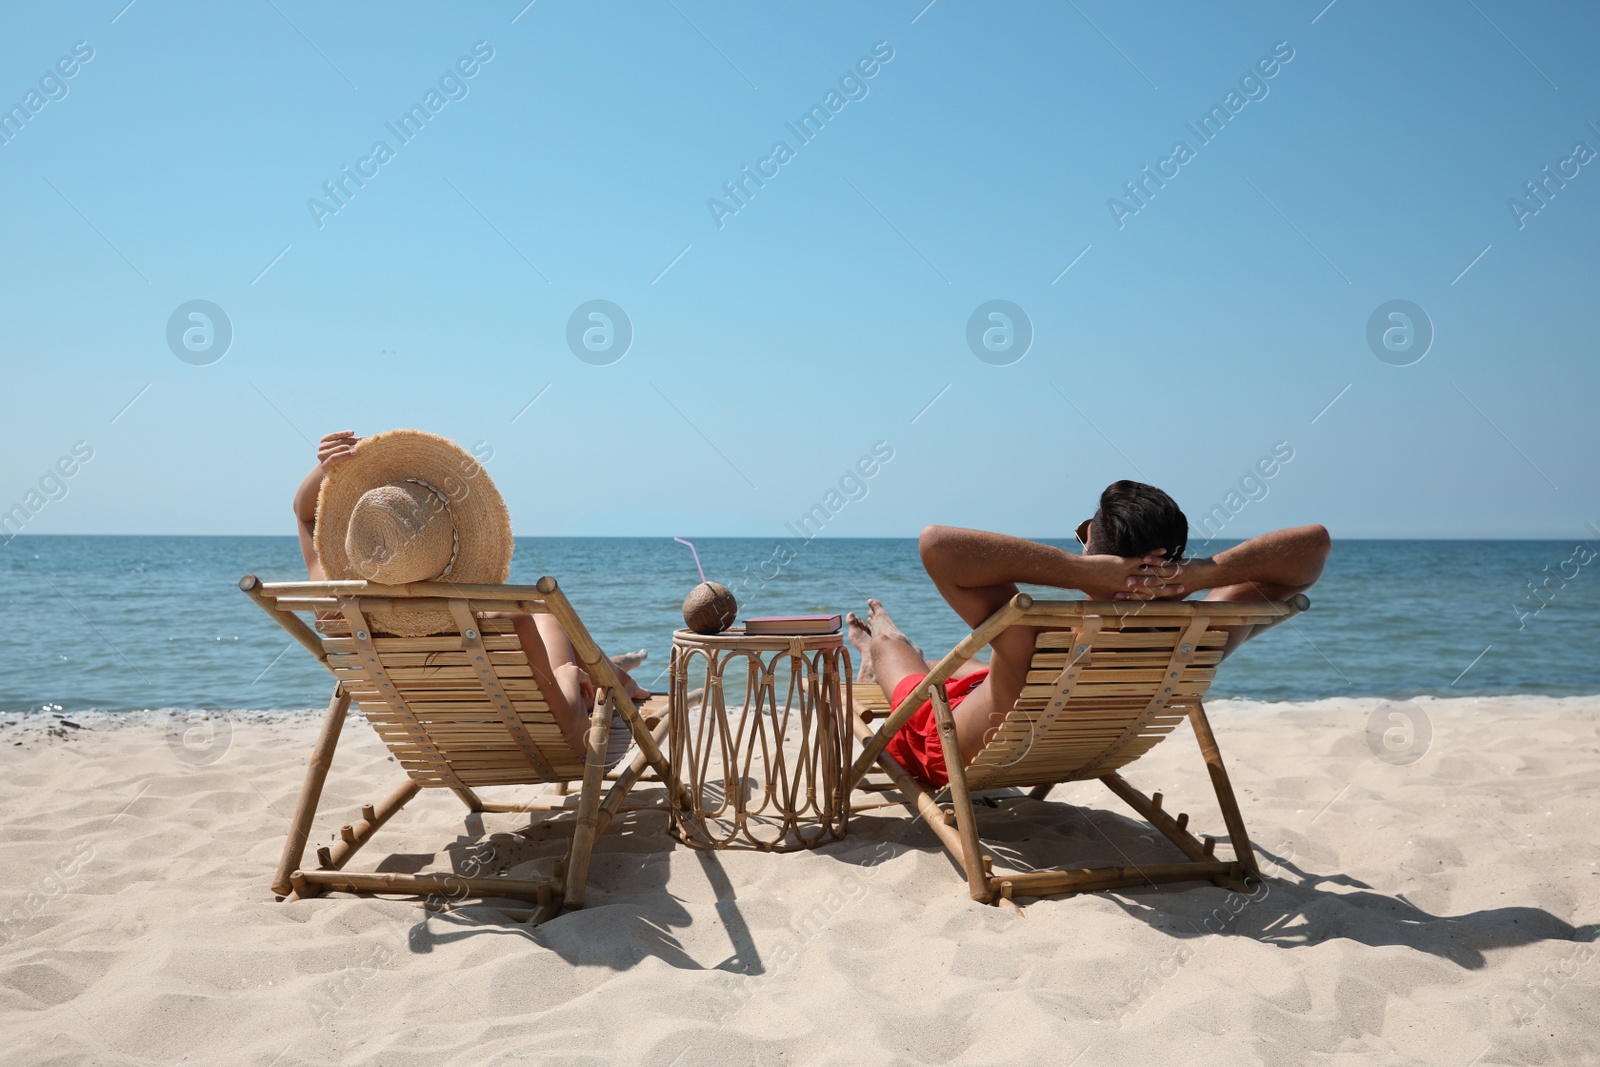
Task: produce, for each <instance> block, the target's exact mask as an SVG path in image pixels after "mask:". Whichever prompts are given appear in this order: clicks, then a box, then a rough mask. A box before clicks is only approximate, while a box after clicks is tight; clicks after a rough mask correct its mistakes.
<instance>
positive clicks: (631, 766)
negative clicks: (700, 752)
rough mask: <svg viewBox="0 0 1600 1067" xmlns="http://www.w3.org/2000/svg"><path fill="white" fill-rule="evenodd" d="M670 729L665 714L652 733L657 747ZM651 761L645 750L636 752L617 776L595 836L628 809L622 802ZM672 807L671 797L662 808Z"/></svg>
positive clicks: (601, 807) (665, 809)
mask: <svg viewBox="0 0 1600 1067" xmlns="http://www.w3.org/2000/svg"><path fill="white" fill-rule="evenodd" d="M669 729H671V718H670V717H669V716H664V717H663V718H662V720H661V722H660V723H658V724H657V725H656V728H655V730H654V731H653V733H652V736H653V737H654V738H655V739H656V745H657V747H659V746H660V745H661V744H662V743H663V742H665V741H666V740H667V731H668V730H669ZM649 763H650V760H649V758H648V757H647V756H646V755H645V754H644V753H643V752H637V753H635V754H634V757H633V759H632V760H630V761H629V763H628V766H627V768H626V769H625V770H623V772H622V773H621V774H619V775H618V776H617V780H616V784H615V785H613V786H612V787H611V791H610V792H609V793H607V794H606V799H605V803H603V804H602V805H601V806H600V816H599V819H598V820H597V822H596V823H595V836H596V837H597V838H598V837H599V835H601V834H603V833H605V832H606V827H608V826H610V825H611V820H612V819H614V818H616V816H617V813H618V812H619V811H626V810H628V809H626V808H624V807H623V806H622V802H623V801H624V800H626V799H627V796H628V792H629V791H630V790H631V789H632V788H633V787H634V786H635V785H637V784H638V783H639V780H640V779H641V778H643V777H644V772H645V769H646V768H647V767H648V766H649ZM671 809H672V804H671V801H670V799H669V801H668V803H667V804H666V805H665V806H664V807H663V808H662V809H661V810H663V811H670V810H671Z"/></svg>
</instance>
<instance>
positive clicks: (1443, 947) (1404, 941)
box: [379, 794, 1600, 976]
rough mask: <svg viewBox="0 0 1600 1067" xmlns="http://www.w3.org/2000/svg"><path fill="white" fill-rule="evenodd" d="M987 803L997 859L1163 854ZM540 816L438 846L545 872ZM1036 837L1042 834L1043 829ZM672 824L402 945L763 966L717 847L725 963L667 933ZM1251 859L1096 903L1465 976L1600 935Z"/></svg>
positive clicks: (424, 928) (463, 856)
mask: <svg viewBox="0 0 1600 1067" xmlns="http://www.w3.org/2000/svg"><path fill="white" fill-rule="evenodd" d="M998 799H1000V800H1008V801H1009V800H1012V798H1004V797H1002V798H998ZM1035 805H1038V806H1041V807H1042V806H1046V805H1047V806H1048V807H1049V808H1053V809H1057V810H1058V812H1059V818H1056V819H1050V820H1048V821H1047V822H1044V823H1041V821H1040V819H1039V813H1038V812H1037V810H1033V811H1029V810H1027V809H1031V808H1034V807H1035ZM995 807H996V809H998V810H991V811H990V815H991V816H993V815H998V814H999V812H1000V811H1003V810H1004V809H1006V808H1013V807H1015V808H1016V810H1017V812H1018V814H1028V815H1031V816H1032V817H1031V818H1030V819H1028V820H1026V821H1025V822H1024V821H1020V820H1019V821H1018V822H1015V823H1009V824H1008V820H1005V819H1004V818H989V819H986V820H985V823H984V830H985V834H984V843H985V846H986V848H988V849H989V850H990V851H992V852H993V853H994V854H995V856H996V859H997V861H999V862H1000V863H1003V864H1005V865H1007V866H1014V867H1016V868H1018V869H1024V870H1025V869H1030V868H1032V867H1034V866H1038V867H1048V866H1052V865H1055V864H1059V863H1061V862H1062V860H1063V858H1064V857H1065V856H1069V855H1070V856H1074V857H1077V856H1081V857H1082V858H1083V859H1084V860H1085V861H1086V862H1098V861H1100V860H1110V861H1111V862H1116V863H1122V864H1125V865H1128V866H1131V867H1134V868H1137V867H1138V866H1139V865H1140V864H1141V863H1161V862H1164V861H1165V860H1166V858H1167V856H1168V853H1169V850H1170V846H1168V845H1167V843H1166V842H1164V841H1162V840H1160V839H1159V838H1156V837H1155V836H1154V835H1153V834H1151V833H1150V828H1149V827H1148V826H1147V825H1145V824H1144V823H1141V822H1138V821H1136V820H1133V819H1130V818H1127V817H1125V816H1123V815H1121V814H1119V813H1116V812H1111V811H1105V810H1101V809H1095V808H1089V807H1083V806H1078V805H1072V804H1066V803H1063V802H1060V801H1031V800H1025V799H1022V798H1021V796H1020V794H1019V795H1018V796H1017V797H1016V798H1014V802H1007V803H1003V804H1002V803H996V805H995ZM1052 814H1055V813H1052ZM546 822H547V820H546V819H542V818H541V819H538V820H535V821H534V822H533V824H532V826H531V827H526V826H525V827H523V828H521V829H518V830H516V831H510V832H496V833H493V834H486V832H485V829H484V826H483V822H482V817H481V816H479V815H468V816H467V824H466V828H465V832H464V833H463V834H462V835H461V836H459V837H458V838H457V840H456V841H454V842H452V843H451V844H450V845H449V846H447V848H446V849H445V850H444V851H445V853H446V855H447V856H448V858H449V861H450V865H451V868H452V869H453V870H454V871H456V872H457V873H463V874H465V873H469V872H470V870H471V869H472V868H473V866H474V865H475V864H481V863H483V862H484V859H483V854H484V846H485V845H488V846H489V849H490V852H491V855H492V856H493V859H492V860H491V861H489V862H490V864H491V866H493V865H502V864H503V865H505V866H517V865H524V864H527V863H529V862H538V863H541V864H543V865H545V866H548V865H549V864H551V863H553V862H554V860H555V858H556V857H557V856H559V855H561V850H562V848H563V842H564V840H565V835H564V833H563V832H562V831H561V830H560V829H559V828H557V826H548V827H546V826H545V825H544V824H545V823H546ZM1041 829H1045V830H1046V831H1047V832H1046V833H1043V834H1041V833H1040V832H1039V831H1040V830H1041ZM666 830H667V828H666V817H665V815H664V814H662V813H660V812H654V811H652V812H632V813H629V814H626V815H624V816H621V817H619V818H618V820H617V821H616V823H614V824H613V827H612V830H611V832H610V833H609V834H608V835H606V837H605V838H603V839H602V841H601V843H600V845H599V847H597V848H596V850H595V854H594V871H595V876H596V877H595V878H594V879H593V881H592V883H591V889H592V890H593V899H592V900H591V901H590V904H589V906H588V907H585V908H584V909H582V910H579V911H570V912H566V913H564V914H562V915H561V916H559V917H558V918H556V919H552V920H550V921H549V922H547V923H545V924H543V925H542V926H539V927H530V926H528V925H527V924H526V921H525V917H524V915H523V913H522V912H521V911H519V909H518V906H517V905H514V904H505V903H486V904H473V905H470V906H466V907H462V908H460V909H458V910H453V911H447V912H434V913H431V914H424V915H422V916H421V917H420V918H419V919H418V920H417V921H416V923H415V924H414V925H413V926H412V928H411V931H410V935H409V944H410V947H411V951H413V952H417V953H427V952H431V951H432V950H433V948H434V947H435V946H438V945H444V944H449V943H452V942H456V941H460V940H464V939H466V938H469V937H474V936H480V935H484V934H502V935H509V936H514V937H520V938H524V939H526V940H528V941H530V942H532V943H534V944H536V945H538V946H539V947H541V948H544V949H547V950H549V951H551V952H554V953H556V954H557V955H559V956H560V957H562V958H563V959H564V960H566V961H567V962H568V963H570V964H573V965H599V966H608V967H611V968H613V969H615V970H627V969H629V968H631V967H633V966H634V965H636V964H638V963H640V962H641V961H643V960H644V959H647V958H649V957H652V956H653V957H656V958H658V959H660V960H661V961H662V962H664V963H666V964H668V965H670V966H672V967H674V968H678V969H681V970H699V971H726V972H728V973H731V974H740V975H749V976H757V975H761V974H763V973H765V972H766V970H767V966H766V963H765V962H764V961H763V959H762V954H761V950H760V948H759V946H758V945H757V943H756V940H755V937H754V936H753V934H752V933H751V930H750V927H749V924H748V923H747V922H746V920H745V918H744V916H743V914H742V913H741V911H740V906H739V900H738V894H737V892H736V890H735V888H734V886H733V883H732V881H731V880H730V879H729V877H728V875H727V873H726V871H725V870H724V869H723V866H722V862H721V857H720V856H719V855H718V854H717V853H715V852H705V851H699V850H695V851H694V852H693V855H694V858H695V860H696V861H697V863H698V865H699V868H700V870H701V872H702V874H703V875H704V877H705V879H706V881H707V883H708V884H709V885H710V887H711V890H712V894H713V897H714V904H713V907H714V909H715V911H716V915H717V921H718V923H719V924H720V925H721V927H722V929H723V930H724V931H725V932H726V936H727V949H726V951H727V955H726V956H725V957H724V958H722V959H720V960H715V961H712V960H710V959H709V958H708V959H706V960H701V959H697V958H695V953H694V952H693V951H692V950H691V949H690V948H689V947H687V946H686V945H685V943H684V941H683V940H682V939H681V938H680V937H679V936H678V934H677V933H675V932H674V931H682V930H686V929H687V928H689V927H690V926H692V925H693V923H694V921H695V917H694V916H693V915H692V914H691V912H690V910H689V909H688V908H687V907H685V905H684V903H683V900H682V898H680V897H678V896H676V895H674V894H673V893H672V892H671V891H670V890H669V888H668V877H669V873H670V864H671V859H670V857H671V856H672V855H673V853H674V852H675V851H677V850H678V849H680V848H681V847H682V846H680V845H677V844H676V843H675V842H673V841H672V839H671V838H669V837H668V836H667V832H666ZM852 831H853V832H852V833H851V835H850V837H848V838H846V839H845V841H843V842H837V843H834V844H833V845H831V846H824V848H822V849H821V850H819V851H820V852H821V853H822V854H824V855H826V854H828V853H841V854H839V855H837V857H836V858H837V859H838V861H839V862H840V864H841V865H842V866H844V867H846V868H851V867H857V866H863V864H861V863H860V862H859V859H858V854H859V853H860V849H859V848H856V847H852V846H853V845H860V844H862V843H864V842H866V841H889V842H893V843H895V844H896V846H897V847H899V848H906V849H910V850H919V851H922V850H925V851H928V852H929V853H936V852H938V851H940V849H939V845H938V843H937V842H936V841H934V840H932V838H931V836H929V835H927V834H926V831H925V828H923V827H921V826H920V824H919V823H917V822H915V821H912V820H901V819H883V818H873V817H867V818H863V817H861V816H857V818H856V820H855V825H854V826H853V827H852ZM1256 851H1257V853H1258V854H1259V855H1260V856H1261V857H1262V858H1263V860H1264V861H1265V862H1264V863H1263V864H1262V866H1263V870H1264V871H1265V873H1266V874H1267V877H1266V879H1265V881H1263V882H1261V883H1252V884H1251V885H1250V887H1249V888H1248V889H1247V891H1245V892H1242V893H1239V892H1232V891H1229V890H1226V889H1221V888H1217V887H1214V886H1208V885H1204V884H1203V883H1197V882H1191V883H1182V884H1177V885H1165V886H1147V887H1144V888H1130V889H1123V890H1118V891H1115V892H1108V893H1106V894H1104V895H1105V896H1106V898H1107V899H1109V900H1111V901H1113V902H1115V903H1116V904H1117V906H1118V907H1120V908H1121V909H1122V910H1123V911H1124V912H1126V913H1127V914H1128V915H1129V916H1131V917H1134V918H1137V919H1140V920H1142V921H1144V922H1145V923H1147V924H1148V925H1150V926H1151V927H1153V928H1155V929H1159V930H1161V931H1162V932H1164V933H1167V934H1169V935H1171V936H1173V937H1175V938H1181V939H1197V938H1202V937H1209V936H1220V937H1249V938H1251V939H1254V940H1257V941H1260V942H1262V943H1263V944H1268V945H1274V946H1277V947H1280V948H1286V949H1292V948H1302V947H1308V946H1312V945H1317V944H1321V943H1322V942H1324V941H1328V940H1332V939H1335V938H1345V939H1348V940H1350V941H1354V942H1357V943H1360V944H1365V945H1370V946H1373V947H1380V946H1388V945H1398V946H1404V947H1406V948H1411V949H1414V950H1416V951H1419V952H1425V953H1428V954H1429V955H1434V956H1438V957H1440V958H1442V959H1446V960H1449V961H1451V962H1452V963H1455V964H1456V965H1457V966H1459V967H1462V968H1464V969H1467V970H1477V969H1480V968H1482V967H1484V966H1486V965H1487V963H1488V959H1487V955H1486V954H1487V953H1488V952H1489V951H1490V950H1493V949H1501V948H1509V947H1514V946H1518V945H1526V944H1532V943H1535V942H1540V941H1572V942H1589V941H1595V940H1597V939H1600V926H1597V925H1595V924H1587V925H1584V926H1577V927H1575V926H1573V925H1571V924H1570V923H1567V922H1565V921H1564V920H1562V919H1559V918H1557V917H1556V916H1554V915H1552V914H1551V913H1550V912H1548V911H1546V910H1544V909H1542V908H1536V907H1531V906H1526V905H1507V906H1505V907H1499V908H1490V909H1484V910H1480V911H1475V912H1468V913H1465V914H1461V915H1437V914H1434V913H1431V912H1429V911H1427V910H1425V909H1423V908H1421V907H1418V906H1417V905H1416V904H1413V903H1412V902H1411V901H1409V900H1406V899H1405V897H1404V896H1402V895H1398V894H1396V895H1392V896H1391V895H1389V894H1385V893H1380V892H1378V891H1376V890H1374V889H1373V888H1372V887H1371V886H1369V885H1367V884H1366V883H1364V882H1362V881H1360V880H1359V879H1356V878H1353V877H1350V876H1349V875H1344V874H1319V873H1315V872H1312V871H1308V870H1306V869H1305V867H1304V866H1302V865H1301V864H1299V863H1297V862H1295V858H1294V856H1293V855H1280V854H1278V853H1276V852H1274V851H1273V850H1271V849H1268V848H1264V847H1262V846H1261V845H1259V844H1257V845H1256ZM438 860H439V857H438V856H436V855H432V854H393V855H390V856H388V857H386V858H385V859H384V860H383V862H382V863H381V864H380V865H379V869H380V870H393V871H406V872H414V871H419V870H423V869H425V868H428V867H430V866H434V865H437V863H438ZM618 882H626V883H627V886H628V888H627V890H626V891H623V892H616V893H613V892H609V891H607V889H606V886H607V884H608V883H618ZM1019 903H1021V904H1022V905H1023V907H1024V908H1026V907H1027V906H1028V905H1029V904H1030V903H1032V901H1031V900H1029V899H1027V898H1023V899H1022V900H1021V901H1019ZM619 922H622V923H625V924H626V927H627V932H626V936H623V935H621V934H619V932H618V929H617V924H618V923H619ZM702 951H703V946H702ZM718 951H721V950H718ZM713 954H714V953H713Z"/></svg>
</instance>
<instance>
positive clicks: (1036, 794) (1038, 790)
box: [1028, 782, 1055, 800]
mask: <svg viewBox="0 0 1600 1067" xmlns="http://www.w3.org/2000/svg"><path fill="white" fill-rule="evenodd" d="M1054 788H1055V783H1053V782H1052V783H1051V784H1049V785H1036V786H1034V787H1033V788H1032V789H1030V790H1028V799H1029V800H1043V799H1044V798H1045V797H1047V796H1049V795H1050V790H1052V789H1054Z"/></svg>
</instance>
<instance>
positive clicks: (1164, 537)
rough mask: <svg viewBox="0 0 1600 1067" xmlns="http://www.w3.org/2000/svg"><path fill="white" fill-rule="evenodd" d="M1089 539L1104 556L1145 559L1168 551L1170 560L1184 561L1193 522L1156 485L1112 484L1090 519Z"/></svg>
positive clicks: (1102, 494)
mask: <svg viewBox="0 0 1600 1067" xmlns="http://www.w3.org/2000/svg"><path fill="white" fill-rule="evenodd" d="M1089 540H1090V541H1092V542H1093V543H1094V550H1095V551H1096V552H1097V553H1100V554H1101V555H1108V556H1142V555H1144V554H1145V553H1146V552H1152V551H1156V550H1159V549H1165V550H1166V551H1167V558H1168V559H1181V558H1182V557H1183V552H1184V549H1185V548H1187V547H1188V544H1189V520H1188V518H1186V517H1185V516H1184V514H1183V509H1182V508H1180V507H1178V505H1177V502H1176V501H1174V500H1173V499H1172V498H1171V497H1170V496H1168V495H1167V494H1166V493H1164V492H1162V491H1161V490H1160V489H1157V488H1156V487H1155V486H1153V485H1145V484H1144V483H1143V482H1129V481H1121V482H1112V483H1111V484H1110V485H1108V486H1106V489H1105V492H1103V493H1101V494H1100V510H1098V511H1096V512H1095V513H1094V518H1093V519H1091V520H1089Z"/></svg>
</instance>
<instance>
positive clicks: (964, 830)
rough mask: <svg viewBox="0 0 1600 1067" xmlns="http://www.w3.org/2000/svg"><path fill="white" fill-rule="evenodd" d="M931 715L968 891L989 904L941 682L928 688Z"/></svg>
mask: <svg viewBox="0 0 1600 1067" xmlns="http://www.w3.org/2000/svg"><path fill="white" fill-rule="evenodd" d="M929 696H930V697H931V698H932V700H933V717H934V721H935V722H936V723H937V724H938V726H939V744H940V746H941V747H942V748H943V749H944V765H945V771H946V772H947V773H948V774H949V775H950V806H951V807H952V808H954V809H955V813H956V833H957V834H959V835H960V838H961V866H962V867H964V868H965V869H966V872H967V891H968V892H969V893H971V894H972V899H973V900H976V901H980V902H982V903H984V904H988V903H989V902H990V901H992V900H993V899H994V891H993V890H991V889H990V888H989V877H988V874H987V872H985V871H984V869H983V846H982V845H981V844H980V843H979V841H978V813H977V812H976V811H974V810H973V808H972V794H971V793H970V792H969V791H968V790H967V771H966V768H965V767H964V766H962V763H961V746H960V744H959V743H958V742H957V740H956V720H955V717H954V716H953V715H951V713H950V701H949V699H948V698H947V697H946V696H945V692H944V687H943V686H935V687H934V688H933V689H931V690H929Z"/></svg>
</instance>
